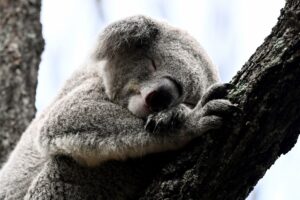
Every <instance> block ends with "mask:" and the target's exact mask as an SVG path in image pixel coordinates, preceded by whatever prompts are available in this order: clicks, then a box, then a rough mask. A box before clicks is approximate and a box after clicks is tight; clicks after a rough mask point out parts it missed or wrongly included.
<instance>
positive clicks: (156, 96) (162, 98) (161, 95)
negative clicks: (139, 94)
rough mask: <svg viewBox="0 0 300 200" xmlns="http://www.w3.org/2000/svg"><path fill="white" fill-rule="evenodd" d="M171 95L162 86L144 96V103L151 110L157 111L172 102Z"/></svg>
mask: <svg viewBox="0 0 300 200" xmlns="http://www.w3.org/2000/svg"><path fill="white" fill-rule="evenodd" d="M172 99H173V96H172V95H171V93H170V92H169V91H168V90H167V89H165V88H164V87H161V88H158V89H157V90H154V91H152V92H150V93H149V94H148V95H147V96H146V99H145V100H146V104H147V106H148V107H149V108H150V110H151V111H154V112H158V111H161V110H164V109H166V108H168V107H169V105H170V104H171V103H172Z"/></svg>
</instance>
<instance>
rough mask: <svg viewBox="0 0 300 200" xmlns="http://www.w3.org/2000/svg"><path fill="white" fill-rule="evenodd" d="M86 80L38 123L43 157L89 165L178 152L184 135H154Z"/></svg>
mask: <svg viewBox="0 0 300 200" xmlns="http://www.w3.org/2000/svg"><path fill="white" fill-rule="evenodd" d="M101 93H104V92H103V91H101V89H100V88H98V85H97V80H88V81H86V82H85V83H83V84H82V85H81V86H79V87H77V88H76V89H74V91H71V92H70V93H69V94H67V95H65V96H64V97H63V98H61V99H59V100H58V101H57V102H55V103H54V104H53V106H52V107H51V108H49V110H48V111H47V112H46V113H45V114H44V118H43V119H41V121H40V122H39V129H38V132H39V135H38V137H37V138H36V139H37V143H38V147H39V148H40V150H41V152H43V153H44V154H46V155H69V156H71V157H73V158H74V159H75V160H78V161H80V162H83V163H86V164H88V165H97V164H98V163H100V162H102V161H105V160H111V159H117V160H120V159H125V158H128V157H138V156H142V155H144V154H146V153H153V152H160V151H164V150H170V149H174V148H178V147H179V146H182V145H184V144H185V143H186V142H187V141H189V140H190V138H188V137H187V135H186V134H184V133H183V132H180V131H178V133H176V134H175V133H174V134H171V135H170V134H163V133H162V134H159V135H157V134H153V133H152V132H149V131H147V130H145V128H144V121H143V120H142V119H140V118H137V117H135V116H133V115H132V114H131V113H130V112H129V111H128V110H127V109H125V108H123V107H121V106H119V105H116V104H114V103H112V102H109V101H108V100H104V99H103V98H101V97H100V96H101Z"/></svg>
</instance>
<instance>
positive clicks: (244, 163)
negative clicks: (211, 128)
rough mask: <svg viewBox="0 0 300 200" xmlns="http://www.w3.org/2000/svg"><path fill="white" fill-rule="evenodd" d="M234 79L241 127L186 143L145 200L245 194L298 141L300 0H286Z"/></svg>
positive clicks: (241, 196) (223, 197)
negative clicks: (264, 36)
mask: <svg viewBox="0 0 300 200" xmlns="http://www.w3.org/2000/svg"><path fill="white" fill-rule="evenodd" d="M266 12H267V11H266ZM253 31H255V30H253ZM231 83H232V84H234V85H235V88H234V89H232V90H231V92H230V94H229V98H230V99H231V100H232V102H234V103H237V104H238V105H239V107H240V108H241V110H242V113H243V116H242V117H240V118H239V119H235V121H234V123H235V124H237V125H238V126H239V127H240V128H239V130H238V131H236V132H234V133H232V132H230V131H228V130H227V129H224V130H220V131H219V132H214V133H210V134H206V135H205V136H203V137H202V138H199V139H197V140H196V141H194V142H193V143H191V144H190V145H188V147H187V148H185V149H184V150H183V151H181V152H179V153H177V154H176V156H175V158H174V159H172V161H171V162H170V163H168V164H166V165H165V167H164V168H163V169H162V170H161V172H160V173H159V175H158V176H157V177H156V178H155V179H154V180H153V182H152V184H151V185H150V186H149V187H148V188H147V190H146V191H145V194H144V196H143V197H141V199H143V200H146V199H156V200H157V199H209V200H212V199H220V200H226V199H228V200H232V199H245V198H246V197H247V195H248V194H249V192H250V191H251V190H252V189H253V187H254V186H255V184H256V183H257V182H258V180H259V179H260V178H262V177H263V175H264V174H265V172H266V171H267V170H268V169H269V168H270V167H271V165H272V164H273V163H274V162H275V161H276V159H277V158H278V157H279V156H280V155H281V154H285V153H287V152H288V151H289V150H290V149H291V148H292V147H293V146H294V144H295V143H296V141H297V137H298V134H299V131H300V103H299V102H300V0H287V3H286V6H285V8H284V9H283V10H282V11H281V16H280V17H279V20H278V23H277V25H276V26H275V27H274V28H273V30H272V33H271V34H270V35H269V36H268V37H267V38H266V39H265V41H264V43H263V44H262V45H261V46H260V47H259V48H258V49H257V50H256V52H255V53H254V55H253V56H252V57H251V58H250V59H249V61H248V62H247V63H246V64H245V65H244V67H243V68H242V69H241V71H239V72H238V74H237V75H236V76H235V77H234V78H233V80H232V81H231ZM228 123H229V122H228Z"/></svg>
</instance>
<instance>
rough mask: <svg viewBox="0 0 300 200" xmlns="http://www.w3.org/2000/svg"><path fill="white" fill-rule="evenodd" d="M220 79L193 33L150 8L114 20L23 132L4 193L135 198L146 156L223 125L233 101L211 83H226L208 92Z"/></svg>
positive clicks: (2, 180) (0, 191) (1, 181)
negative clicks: (147, 13)
mask: <svg viewBox="0 0 300 200" xmlns="http://www.w3.org/2000/svg"><path fill="white" fill-rule="evenodd" d="M218 81H219V79H218V73H217V70H216V68H215V67H214V66H213V65H212V64H211V62H210V60H209V59H208V57H207V55H206V54H205V52H204V51H203V50H202V49H201V47H200V46H199V44H198V43H197V42H196V41H195V40H194V39H193V38H192V37H191V36H189V35H188V34H187V33H186V32H183V31H181V30H179V29H176V28H174V27H171V26H169V25H167V24H165V23H161V22H157V21H155V20H152V19H150V18H147V17H144V16H135V17H131V18H127V19H124V20H121V21H119V22H116V23H114V24H112V25H110V26H108V27H107V28H106V29H105V30H104V31H103V33H102V34H101V35H100V38H99V40H98V42H97V45H96V48H95V50H94V51H93V54H92V56H91V58H90V60H89V61H88V62H87V63H86V64H85V65H84V66H82V67H81V68H80V69H79V70H78V71H76V72H75V73H74V74H73V76H72V77H71V78H70V79H69V80H68V81H67V83H66V84H65V86H64V87H63V89H62V91H61V92H60V94H59V95H58V96H57V97H56V99H55V100H54V101H53V103H52V104H51V105H50V106H49V107H48V108H47V109H45V111H44V112H42V113H41V114H40V115H39V116H37V117H36V119H35V120H33V122H32V123H31V125H30V126H29V127H28V128H27V130H26V131H25V133H24V134H23V135H22V137H21V139H20V141H19V143H18V144H17V146H16V148H15V150H14V151H13V152H12V154H11V155H10V157H9V160H8V162H7V163H6V164H5V165H4V167H3V168H2V169H1V171H0V199H1V200H3V199H23V198H25V199H78V200H83V199H133V198H135V197H137V196H138V194H139V192H141V188H142V187H144V186H145V184H146V183H147V181H148V179H147V175H146V174H145V173H148V172H149V171H148V172H145V171H144V170H145V169H146V168H147V167H148V169H149V163H147V159H143V158H144V156H145V155H148V154H151V153H156V152H163V151H169V150H174V149H178V148H180V147H183V146H184V145H185V144H187V143H188V142H189V141H190V140H191V139H193V138H195V137H197V136H199V135H201V134H203V133H205V132H207V131H209V130H211V129H216V128H219V127H220V126H221V125H222V116H221V114H222V113H224V112H227V111H228V110H230V108H231V107H232V105H231V104H230V102H229V101H227V100H224V99H217V100H216V99H214V97H213V96H214V95H213V94H214V92H213V91H217V90H220V88H223V89H224V88H225V86H224V85H223V86H222V85H219V86H218V87H215V89H214V90H212V92H210V93H208V94H206V95H204V92H205V91H206V90H207V88H208V87H209V86H211V85H213V84H214V83H216V82H218ZM216 88H217V89H216ZM218 88H219V89H218ZM203 95H204V97H203ZM200 100H201V101H200Z"/></svg>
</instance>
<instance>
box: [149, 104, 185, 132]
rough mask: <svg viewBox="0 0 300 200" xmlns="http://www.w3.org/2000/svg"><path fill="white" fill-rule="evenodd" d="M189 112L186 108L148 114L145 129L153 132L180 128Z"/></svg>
mask: <svg viewBox="0 0 300 200" xmlns="http://www.w3.org/2000/svg"><path fill="white" fill-rule="evenodd" d="M186 116H187V113H186V112H185V110H184V109H176V108H174V109H170V110H166V111H161V112H158V113H154V114H151V115H149V116H148V118H147V121H146V124H145V129H146V130H147V131H149V132H151V133H158V132H163V131H168V132H170V131H172V130H174V129H177V128H179V127H180V126H181V125H182V123H183V122H184V120H185V118H186Z"/></svg>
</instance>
